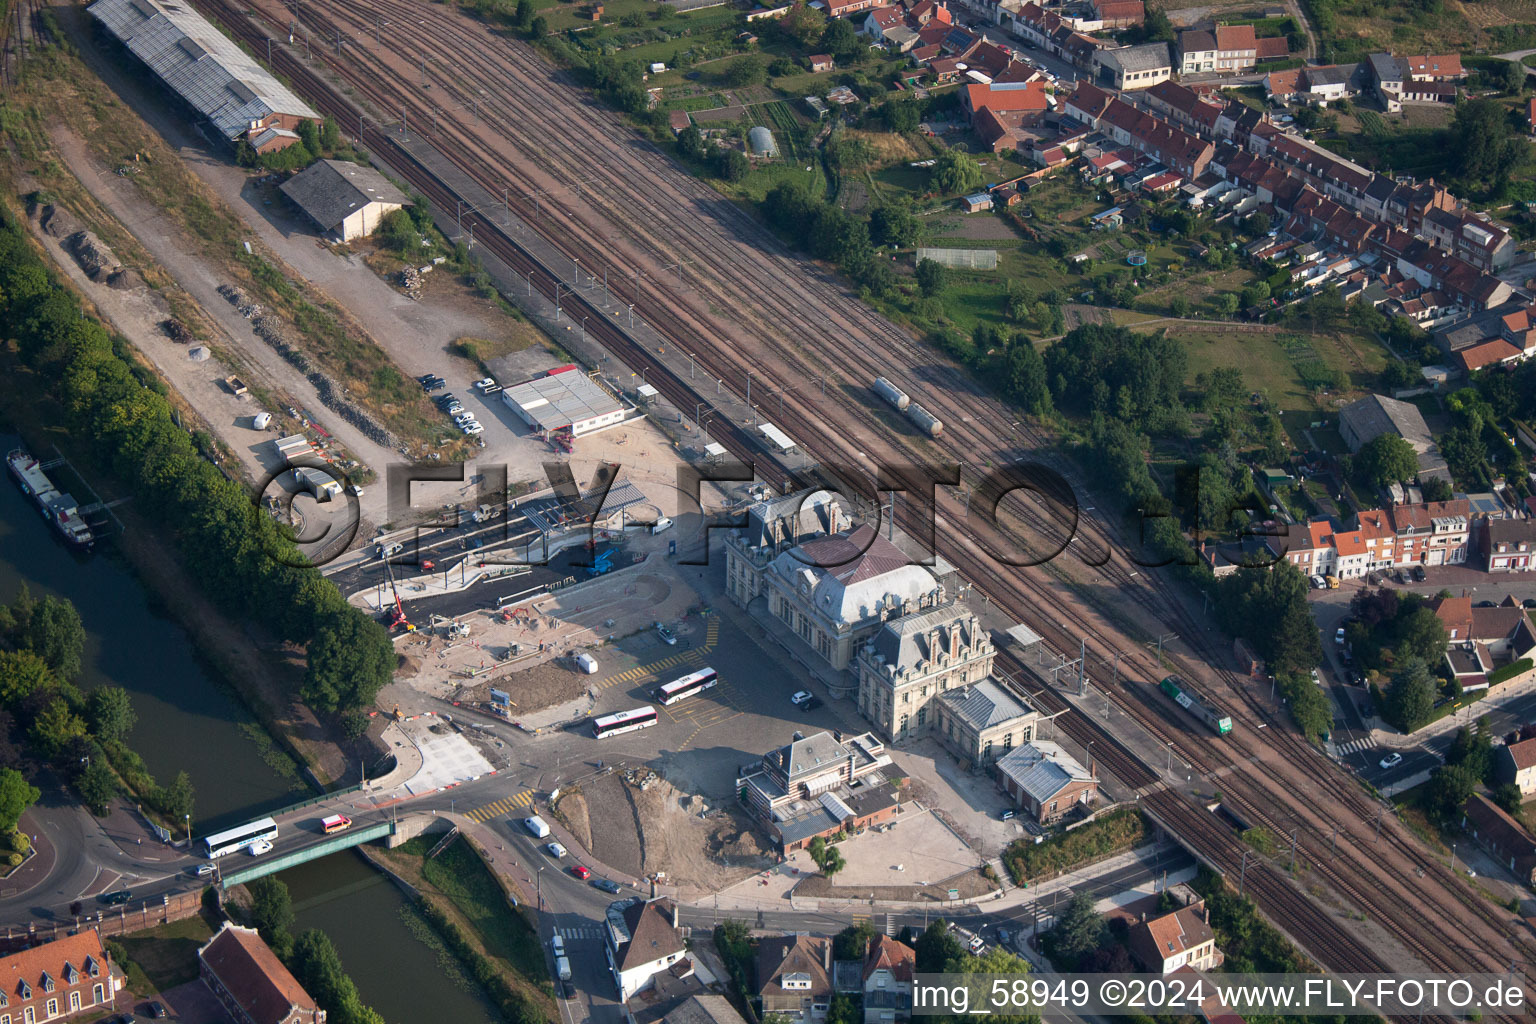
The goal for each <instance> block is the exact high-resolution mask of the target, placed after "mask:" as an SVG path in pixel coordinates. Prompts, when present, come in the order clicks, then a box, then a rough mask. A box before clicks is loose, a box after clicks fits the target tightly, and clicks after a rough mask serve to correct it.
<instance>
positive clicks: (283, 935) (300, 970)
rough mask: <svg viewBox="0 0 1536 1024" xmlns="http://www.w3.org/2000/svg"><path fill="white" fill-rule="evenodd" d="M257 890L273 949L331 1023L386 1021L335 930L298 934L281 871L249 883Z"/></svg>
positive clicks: (255, 906) (254, 917) (257, 920)
mask: <svg viewBox="0 0 1536 1024" xmlns="http://www.w3.org/2000/svg"><path fill="white" fill-rule="evenodd" d="M246 890H247V891H248V892H249V893H250V896H251V906H250V920H251V924H252V925H254V926H255V928H256V930H257V931H258V932H260V933H261V937H262V939H264V940H265V941H266V943H267V945H268V946H271V947H272V952H274V953H276V954H277V956H278V958H279V959H280V960H282V961H283V963H284V964H285V965H286V966H287V967H288V969H289V970H290V971H292V972H293V976H294V977H295V978H297V979H298V982H299V984H300V985H303V986H304V991H306V992H308V993H309V994H310V996H311V997H313V998H314V1000H315V1002H316V1003H318V1004H319V1005H320V1008H321V1009H323V1010H325V1012H326V1016H327V1019H328V1020H329V1021H330V1022H331V1024H384V1017H383V1015H382V1014H380V1013H379V1011H377V1010H375V1009H374V1008H373V1007H371V1006H368V1005H366V1004H365V1003H364V1002H363V999H362V996H360V995H359V994H358V992H357V985H356V984H354V983H353V981H352V979H351V977H350V976H348V974H347V970H346V968H345V967H343V966H342V963H341V954H339V953H337V952H336V946H335V945H334V944H333V943H332V942H331V938H330V936H329V935H327V934H325V932H323V931H321V930H320V929H318V928H310V929H309V930H307V931H305V932H302V933H300V934H299V935H298V936H297V937H295V936H294V935H293V933H292V932H291V931H290V929H291V928H292V927H293V922H294V915H293V898H292V896H290V895H289V892H288V886H287V884H286V883H285V882H283V880H282V879H281V878H278V877H277V876H276V875H265V876H263V877H261V878H258V879H255V880H254V881H252V882H250V883H249V884H248V885H247V886H246Z"/></svg>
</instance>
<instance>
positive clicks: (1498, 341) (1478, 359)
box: [1456, 338, 1520, 373]
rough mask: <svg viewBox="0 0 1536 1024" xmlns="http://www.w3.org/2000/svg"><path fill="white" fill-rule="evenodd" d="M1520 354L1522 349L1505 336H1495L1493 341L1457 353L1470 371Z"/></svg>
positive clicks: (1465, 367) (1457, 356)
mask: <svg viewBox="0 0 1536 1024" xmlns="http://www.w3.org/2000/svg"><path fill="white" fill-rule="evenodd" d="M1519 356H1520V349H1518V348H1515V346H1513V345H1511V344H1510V343H1509V342H1507V341H1505V340H1504V339H1503V338H1494V339H1493V340H1492V341H1485V342H1483V343H1482V344H1481V345H1473V346H1472V347H1471V348H1464V349H1462V350H1461V351H1460V352H1457V353H1456V359H1457V361H1458V362H1460V363H1461V365H1462V367H1463V368H1464V369H1465V370H1466V371H1467V372H1468V373H1471V372H1472V371H1473V370H1478V369H1481V368H1483V367H1484V366H1491V365H1493V364H1494V363H1502V362H1505V361H1507V360H1510V359H1517V358H1519Z"/></svg>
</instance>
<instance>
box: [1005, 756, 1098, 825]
mask: <svg viewBox="0 0 1536 1024" xmlns="http://www.w3.org/2000/svg"><path fill="white" fill-rule="evenodd" d="M996 772H997V783H998V785H999V786H1000V787H1002V790H1003V792H1004V793H1007V794H1008V796H1010V797H1011V798H1012V799H1013V801H1014V802H1015V804H1017V805H1018V807H1019V809H1020V810H1021V811H1022V812H1023V813H1025V814H1027V815H1029V816H1030V817H1031V818H1033V819H1034V820H1035V821H1037V822H1039V823H1041V824H1046V823H1049V822H1053V821H1056V820H1058V819H1059V818H1062V817H1063V816H1065V815H1066V814H1067V812H1069V811H1071V810H1072V809H1073V808H1074V807H1076V806H1078V805H1079V804H1082V805H1085V806H1087V805H1091V804H1092V803H1093V802H1094V801H1095V800H1096V799H1098V794H1099V780H1098V779H1096V778H1094V775H1093V773H1092V772H1091V771H1089V770H1088V769H1086V768H1084V767H1083V766H1082V765H1080V764H1078V763H1077V760H1076V759H1075V758H1073V757H1072V755H1071V754H1068V753H1067V752H1066V751H1065V750H1063V749H1062V748H1061V747H1060V746H1059V745H1057V744H1055V743H1052V742H1050V741H1049V740H1035V741H1034V742H1033V743H1025V744H1023V745H1022V746H1019V747H1016V748H1014V749H1013V750H1010V751H1009V752H1008V753H1007V754H1005V755H1004V756H1003V757H1002V758H1000V759H999V760H998V762H997V768H996Z"/></svg>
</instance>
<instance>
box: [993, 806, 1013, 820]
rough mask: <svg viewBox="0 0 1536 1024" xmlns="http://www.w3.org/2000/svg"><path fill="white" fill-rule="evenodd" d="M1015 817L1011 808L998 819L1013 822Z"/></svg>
mask: <svg viewBox="0 0 1536 1024" xmlns="http://www.w3.org/2000/svg"><path fill="white" fill-rule="evenodd" d="M1013 815H1014V811H1013V809H1012V808H1009V809H1008V810H1006V811H1004V812H1003V813H1002V814H999V815H998V816H997V817H998V820H1000V821H1012V820H1013Z"/></svg>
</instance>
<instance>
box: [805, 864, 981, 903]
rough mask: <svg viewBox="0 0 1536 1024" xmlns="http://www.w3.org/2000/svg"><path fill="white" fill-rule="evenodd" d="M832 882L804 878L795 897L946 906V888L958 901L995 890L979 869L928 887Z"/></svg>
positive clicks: (817, 877)
mask: <svg viewBox="0 0 1536 1024" xmlns="http://www.w3.org/2000/svg"><path fill="white" fill-rule="evenodd" d="M834 882H835V879H831V878H827V877H826V876H825V875H807V876H806V878H805V880H804V881H802V882H801V883H800V884H799V885H796V886H795V895H796V896H817V897H822V898H830V899H845V900H868V899H876V900H908V901H910V900H933V901H934V902H935V903H948V902H950V896H949V890H950V889H954V890H956V891H957V892H958V893H959V896H958V897H957V898H958V899H972V898H974V897H977V896H985V895H986V894H987V893H989V892H993V891H995V890H996V889H997V883H996V882H993V881H990V880H988V879H987V877H986V876H985V875H983V874H982V873H981V869H980V868H974V869H972V870H970V871H965V872H962V873H961V874H958V875H956V876H955V877H953V878H946V879H944V880H943V881H940V882H933V883H930V884H928V885H859V886H851V885H835V884H833V883H834Z"/></svg>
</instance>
